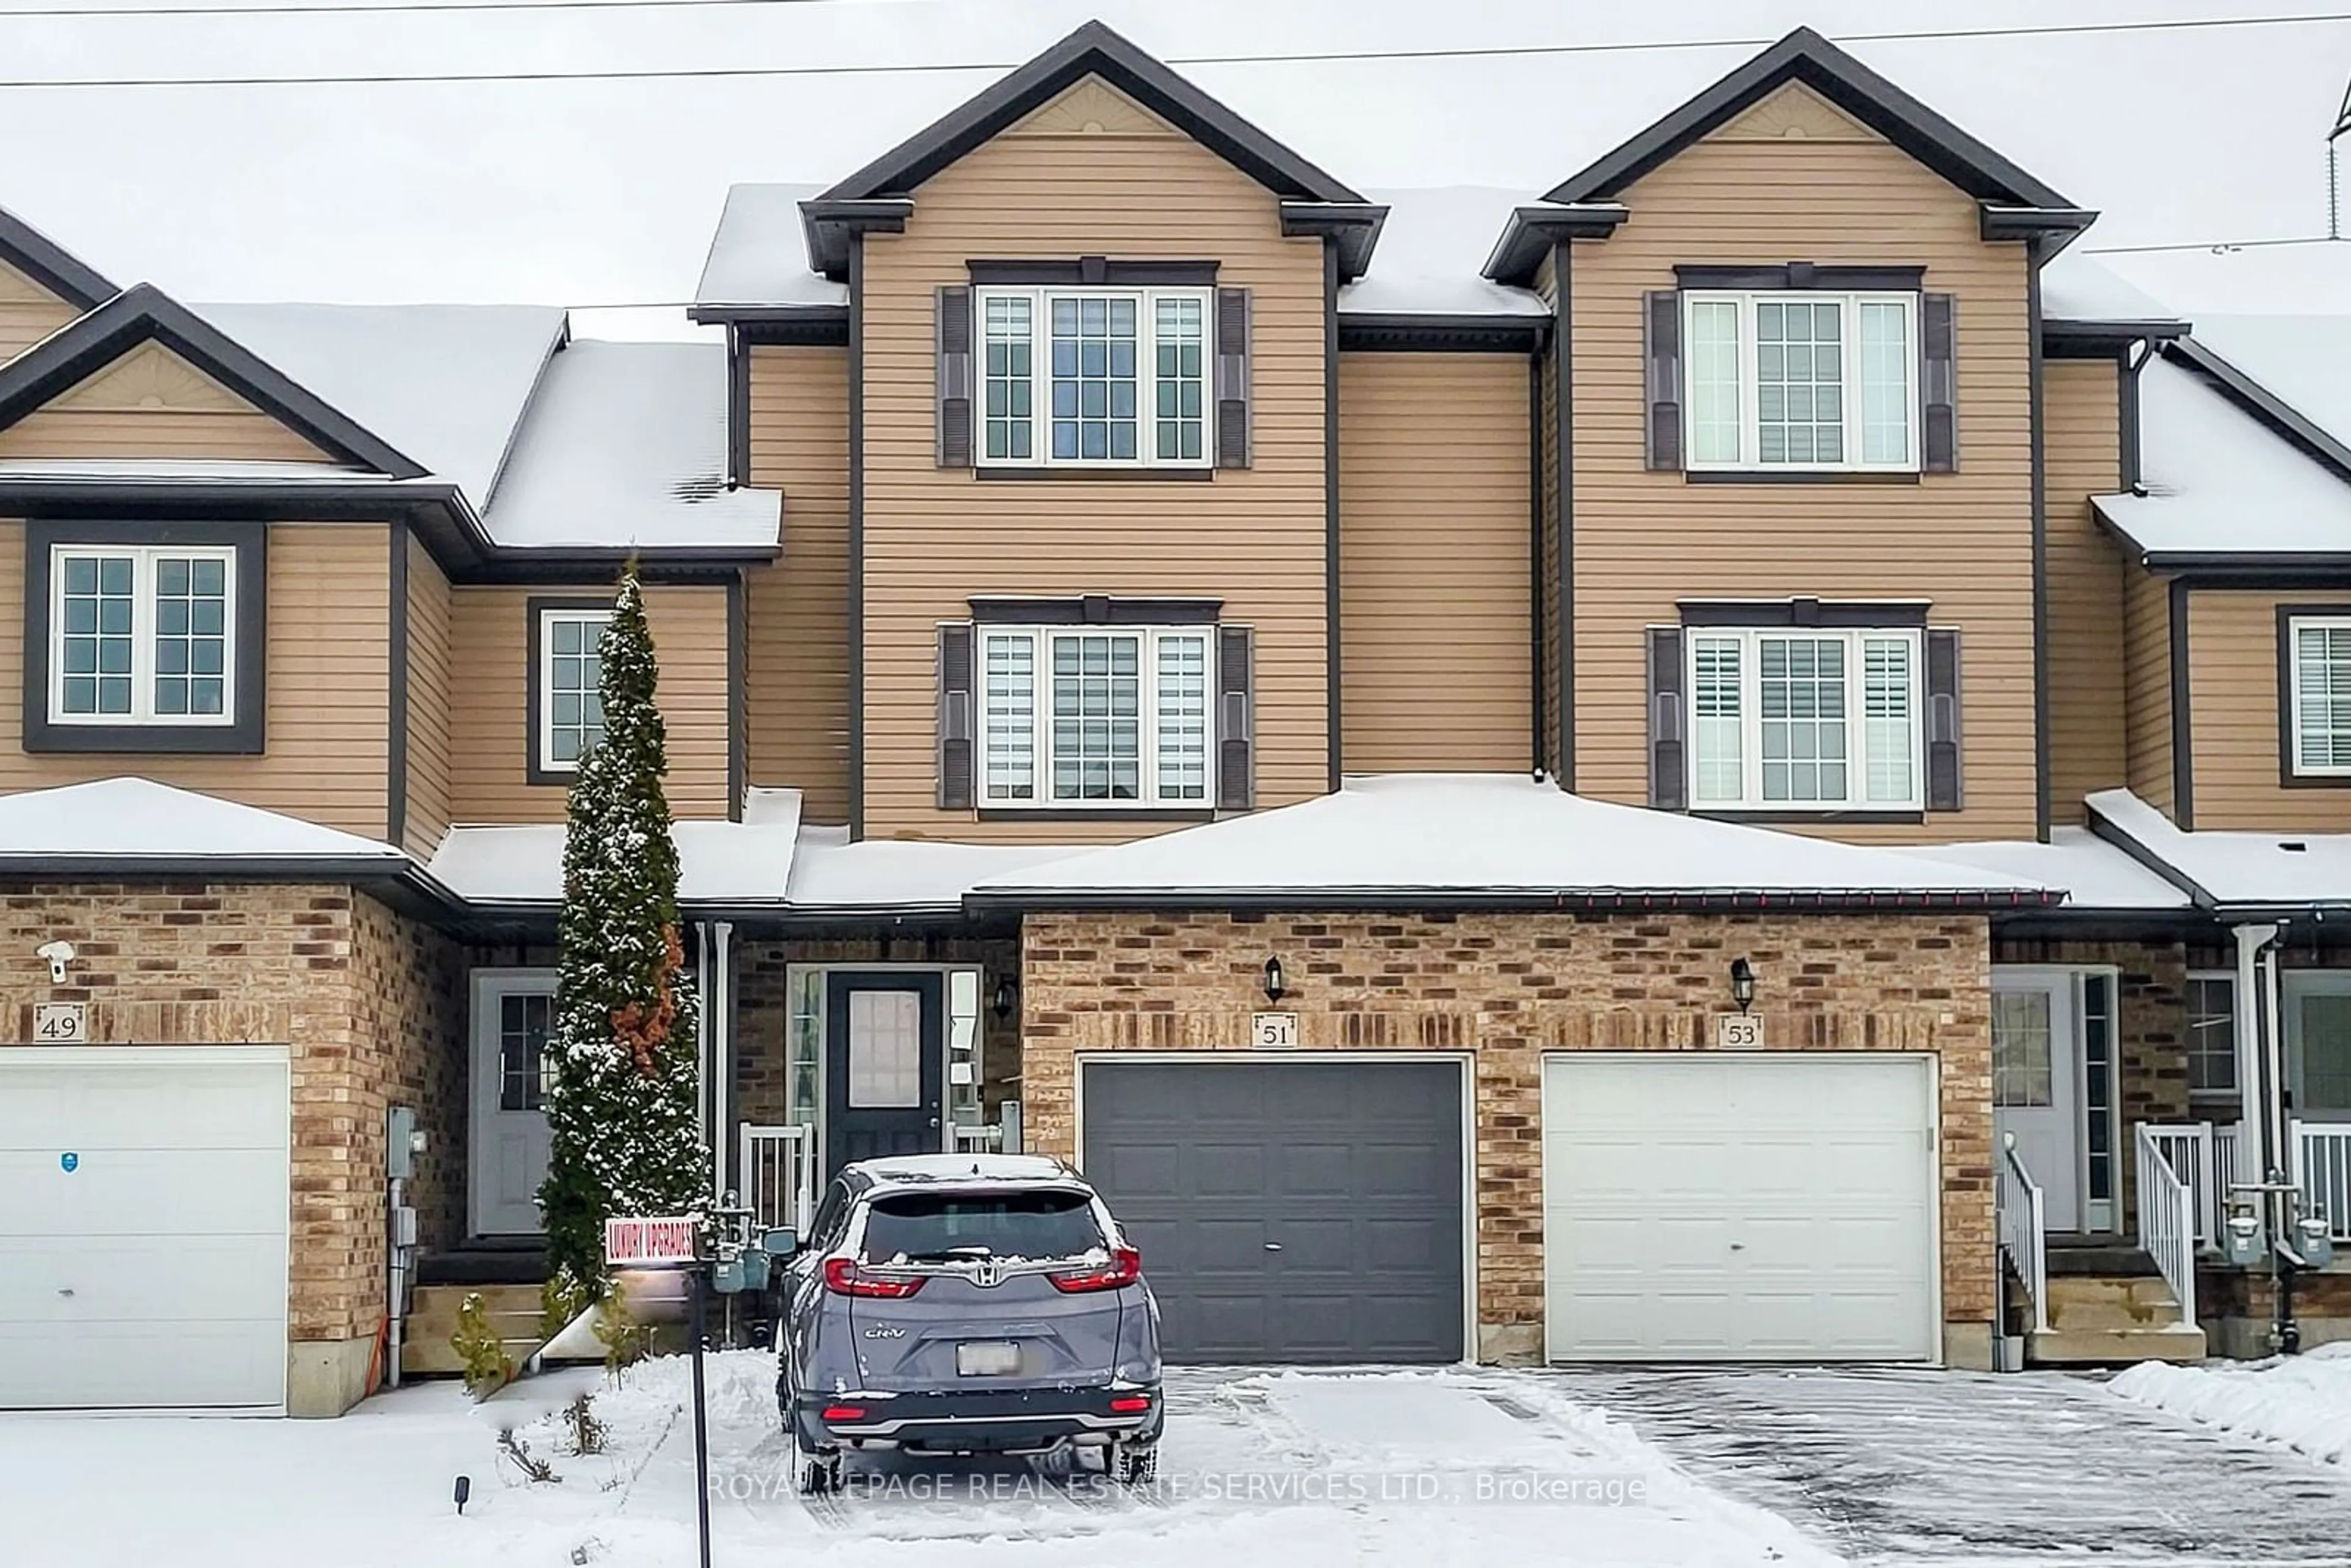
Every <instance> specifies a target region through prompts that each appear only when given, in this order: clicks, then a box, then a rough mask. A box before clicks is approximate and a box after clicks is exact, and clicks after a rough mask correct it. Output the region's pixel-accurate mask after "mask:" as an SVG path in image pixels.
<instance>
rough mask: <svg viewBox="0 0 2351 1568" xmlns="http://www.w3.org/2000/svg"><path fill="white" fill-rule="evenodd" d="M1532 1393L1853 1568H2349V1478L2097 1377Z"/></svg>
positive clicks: (1635, 1375)
mask: <svg viewBox="0 0 2351 1568" xmlns="http://www.w3.org/2000/svg"><path fill="white" fill-rule="evenodd" d="M1543 1376H1547V1377H1548V1379H1549V1382H1550V1385H1551V1387H1552V1389H1553V1390H1555V1391H1556V1394H1557V1396H1559V1397H1561V1398H1562V1399H1568V1400H1573V1401H1574V1402H1575V1403H1577V1404H1579V1405H1582V1406H1590V1407H1593V1408H1596V1409H1598V1410H1600V1411H1602V1412H1604V1413H1605V1414H1606V1415H1607V1416H1613V1417H1614V1418H1616V1419H1618V1420H1621V1421H1624V1422H1625V1423H1627V1424H1629V1425H1630V1426H1632V1427H1633V1428H1634V1429H1635V1431H1637V1432H1638V1433H1639V1434H1640V1436H1641V1437H1644V1438H1646V1439H1647V1440H1648V1441H1650V1442H1652V1443H1655V1444H1656V1446H1658V1447H1659V1448H1663V1449H1664V1450H1665V1451H1666V1452H1667V1454H1668V1455H1670V1456H1671V1457H1672V1458H1675V1459H1676V1460H1677V1461H1678V1462H1679V1463H1680V1464H1681V1465H1682V1467H1683V1469H1685V1470H1686V1471H1687V1473H1689V1474H1690V1475H1691V1476H1692V1477H1693V1478H1695V1479H1698V1480H1700V1481H1703V1482H1706V1483H1708V1484H1709V1485H1713V1486H1716V1487H1718V1488H1719V1489H1720V1490H1723V1491H1726V1492H1728V1493H1729V1494H1731V1495H1733V1496H1736V1497H1738V1498H1740V1499H1742V1500H1745V1501H1748V1502H1750V1503H1754V1504H1757V1505H1758V1506H1760V1507H1762V1508H1766V1509H1769V1510H1771V1511H1773V1512H1775V1513H1777V1514H1781V1515H1783V1516H1785V1517H1786V1518H1788V1519H1790V1520H1792V1521H1795V1522H1796V1523H1798V1524H1799V1525H1801V1526H1802V1528H1803V1530H1804V1531H1805V1533H1806V1534H1807V1535H1808V1536H1809V1537H1810V1538H1812V1539H1813V1540H1815V1541H1817V1542H1822V1543H1823V1544H1825V1545H1827V1546H1829V1547H1831V1548H1833V1549H1834V1550H1835V1551H1837V1552H1842V1553H1844V1555H1845V1556H1846V1557H1848V1558H1849V1559H1850V1560H1852V1561H1854V1562H1856V1563H1965V1564H1970V1565H1980V1564H1990V1563H2053V1562H2079V1561H2080V1560H2082V1559H2083V1558H2085V1557H2087V1558H2090V1559H2092V1560H2094V1561H2095V1562H2096V1563H2100V1564H2101V1565H2102V1568H2126V1565H2130V1568H2137V1565H2140V1564H2167V1565H2168V1564H2189V1563H2196V1564H2211V1565H2216V1568H2217V1565H2226V1568H2253V1565H2255V1564H2319V1563H2326V1564H2333V1565H2336V1568H2340V1565H2341V1564H2344V1563H2351V1481H2346V1479H2345V1478H2344V1477H2343V1475H2342V1474H2341V1473H2340V1472H2339V1471H2337V1470H2335V1469H2333V1468H2331V1467H2327V1466H2321V1465H2317V1464H2314V1463H2312V1462H2311V1461H2310V1460H2308V1459H2306V1458H2302V1457H2301V1456H2300V1455H2297V1454H2293V1453H2288V1452H2285V1451H2283V1449H2279V1448H2263V1447H2261V1446H2258V1445H2255V1444H2253V1443H2250V1442H2247V1441H2245V1440H2243V1439H2241V1438H2237V1437H2231V1436H2229V1435H2227V1434H2225V1433H2222V1432H2220V1431H2217V1430H2215V1429H2213V1428H2211V1427H2199V1426H2197V1425H2195V1424H2194V1423H2192V1422H2189V1421H2187V1420H2183V1419H2181V1418H2180V1417H2179V1416H2172V1415H2168V1414H2166V1413H2163V1412H2161V1411H2156V1410H2150V1409H2147V1408H2146V1407H2145V1406H2140V1405H2137V1404H2134V1403H2132V1402H2131V1401H2130V1400H2128V1399H2125V1398H2120V1397H2117V1396H2116V1395H2115V1394H2114V1393H2113V1392H2111V1391H2110V1390H2109V1388H2108V1387H2107V1386H2106V1385H2104V1384H2102V1383H2101V1382H2099V1381H2098V1380H2096V1379H2095V1378H2091V1377H2082V1376H2071V1375H2064V1374H2061V1373H2047V1372H2043V1373H2025V1374H2020V1375H2009V1376H1993V1375H1988V1374H1974V1373H1960V1372H1928V1371H1923V1370H1921V1371H1910V1370H1895V1369H1836V1368H1828V1367H1805V1368H1786V1369H1782V1368H1764V1367H1723V1368H1715V1369H1691V1370H1687V1371H1682V1370H1675V1371H1664V1370H1659V1371H1640V1372H1614V1371H1602V1370H1582V1369H1578V1370H1573V1371H1570V1370H1559V1371H1554V1372H1552V1373H1549V1374H1546V1375H1543Z"/></svg>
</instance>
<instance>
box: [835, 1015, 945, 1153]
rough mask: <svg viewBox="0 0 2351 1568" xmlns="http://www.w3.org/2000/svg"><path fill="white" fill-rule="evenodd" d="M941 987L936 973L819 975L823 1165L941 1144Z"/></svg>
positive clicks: (923, 1150) (925, 1150)
mask: <svg viewBox="0 0 2351 1568" xmlns="http://www.w3.org/2000/svg"><path fill="white" fill-rule="evenodd" d="M943 1003H944V987H943V986H942V984H941V978H940V977H939V976H938V975H936V974H918V973H911V972H910V973H904V974H896V973H891V972H889V971H886V970H875V971H872V972H851V971H842V970H835V971H833V972H832V973H831V974H829V975H827V976H826V977H825V991H824V1014H825V1030H824V1032H825V1048H824V1049H825V1092H824V1098H825V1107H824V1111H825V1114H824V1125H825V1137H824V1143H825V1169H824V1174H825V1175H826V1176H831V1174H832V1173H833V1172H835V1171H837V1170H839V1169H840V1168H841V1166H844V1165H847V1164H848V1163H849V1162H850V1161H852V1160H870V1159H878V1158H881V1157H882V1156H883V1155H935V1154H937V1153H938V1152H939V1151H940V1149H942V1148H943V1147H944V1146H945V1143H944V1134H943V1133H942V1131H941V1126H940V1122H941V1117H942V1115H943V1113H944V1102H945V1095H946V1044H945V1040H946V1036H945V1034H944V1033H943V1019H942V1015H943V1013H944V1012H945V1010H946V1009H945V1007H944V1005H943Z"/></svg>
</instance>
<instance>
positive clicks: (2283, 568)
mask: <svg viewBox="0 0 2351 1568" xmlns="http://www.w3.org/2000/svg"><path fill="white" fill-rule="evenodd" d="M2134 548H2136V547H2134ZM2138 564H2139V565H2140V566H2142V567H2145V568H2146V569H2147V570H2149V571H2159V572H2164V573H2167V574H2168V575H2170V576H2172V577H2175V578H2177V579H2179V580H2181V581H2183V582H2186V583H2187V584H2188V585H2189V587H2191V588H2237V589H2261V588H2278V589H2298V588H2315V587H2322V586H2327V585H2337V586H2339V585H2341V584H2343V583H2344V582H2345V581H2346V580H2351V550H2305V551H2302V552H2300V553H2298V554H2294V555H2283V554H2279V553H2276V552H2274V551H2270V552H2263V551H2259V550H2243V551H2231V550H2139V551H2138Z"/></svg>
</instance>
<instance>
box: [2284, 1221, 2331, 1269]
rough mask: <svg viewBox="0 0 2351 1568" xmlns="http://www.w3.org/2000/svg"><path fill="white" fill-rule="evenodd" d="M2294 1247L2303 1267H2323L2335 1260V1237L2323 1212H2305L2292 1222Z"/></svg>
mask: <svg viewBox="0 0 2351 1568" xmlns="http://www.w3.org/2000/svg"><path fill="white" fill-rule="evenodd" d="M2294 1251H2295V1252H2296V1253H2298V1254H2299V1255H2300V1256H2301V1258H2302V1266H2303V1267H2304V1268H2305V1269H2324V1268H2325V1267H2326V1265H2328V1264H2329V1263H2332V1262H2333V1261H2334V1260H2335V1238H2334V1235H2333V1232H2332V1231H2331V1229H2330V1228H2329V1227H2328V1226H2327V1223H2326V1216H2325V1215H2324V1214H2305V1215H2304V1216H2302V1217H2301V1218H2298V1219H2296V1220H2295V1221H2294Z"/></svg>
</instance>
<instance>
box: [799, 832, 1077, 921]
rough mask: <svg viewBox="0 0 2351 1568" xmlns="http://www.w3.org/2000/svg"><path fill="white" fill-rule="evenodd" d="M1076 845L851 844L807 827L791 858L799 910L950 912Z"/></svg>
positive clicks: (844, 837)
mask: <svg viewBox="0 0 2351 1568" xmlns="http://www.w3.org/2000/svg"><path fill="white" fill-rule="evenodd" d="M1085 848H1086V846H1084V845H1080V844H958V843H943V842H939V841H932V840H918V839H867V840H864V841H861V842H857V843H851V842H850V841H849V838H848V833H847V831H846V830H839V829H830V828H807V829H803V830H802V831H801V833H800V843H799V852H798V853H797V854H796V855H795V856H794V857H793V859H792V879H791V890H790V893H789V895H788V896H789V902H790V903H791V904H792V905H793V907H795V908H797V909H837V910H859V909H889V910H893V911H906V910H925V909H927V910H950V909H960V908H961V907H962V906H963V896H964V894H967V893H969V892H970V891H971V890H972V888H973V887H974V886H976V885H977V883H979V882H980V881H981V880H982V879H983V878H987V877H992V876H1003V875H1009V874H1012V873H1018V872H1021V871H1026V870H1028V869H1029V867H1032V866H1039V865H1043V864H1045V863H1046V862H1049V861H1055V860H1061V859H1064V858H1066V857H1068V856H1070V855H1073V854H1078V853H1081V852H1082V851H1083V850H1084V849H1085Z"/></svg>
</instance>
